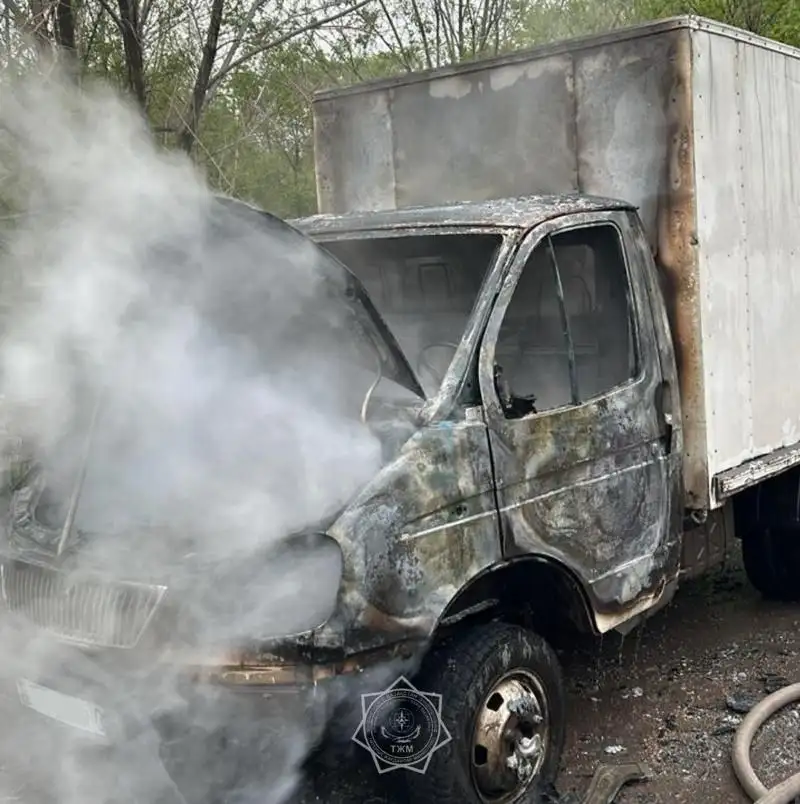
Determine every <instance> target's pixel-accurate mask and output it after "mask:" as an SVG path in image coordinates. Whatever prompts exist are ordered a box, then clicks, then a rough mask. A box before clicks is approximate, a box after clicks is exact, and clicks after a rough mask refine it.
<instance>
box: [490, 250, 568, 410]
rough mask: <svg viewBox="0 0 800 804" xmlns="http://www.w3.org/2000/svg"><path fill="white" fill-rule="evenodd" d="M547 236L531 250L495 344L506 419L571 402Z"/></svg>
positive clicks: (565, 344)
mask: <svg viewBox="0 0 800 804" xmlns="http://www.w3.org/2000/svg"><path fill="white" fill-rule="evenodd" d="M559 296H560V294H559V292H558V280H557V274H556V271H555V264H554V262H553V255H552V249H551V248H550V245H549V242H548V241H547V240H544V241H542V242H541V243H539V245H538V246H537V247H536V248H535V249H534V251H533V252H532V253H531V256H530V257H529V258H528V261H527V263H526V264H525V267H524V268H523V269H522V273H521V274H520V278H519V281H518V282H517V286H516V288H515V289H514V295H513V296H512V297H511V302H510V303H509V305H508V309H507V310H506V313H505V317H504V318H503V323H502V324H501V326H500V332H499V334H498V338H497V345H496V349H495V384H496V387H497V392H498V394H499V396H500V401H501V402H502V404H503V407H504V409H505V411H506V415H507V416H508V417H509V418H516V417H519V416H524V415H526V414H527V413H532V412H539V413H541V412H543V411H546V410H553V409H554V408H560V407H563V406H564V405H569V404H570V403H571V402H572V390H571V384H570V362H569V349H568V340H567V332H566V330H565V327H564V317H563V312H564V311H563V308H562V306H561V302H560V299H559Z"/></svg>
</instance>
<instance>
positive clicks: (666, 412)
mask: <svg viewBox="0 0 800 804" xmlns="http://www.w3.org/2000/svg"><path fill="white" fill-rule="evenodd" d="M655 405H656V412H657V414H658V426H659V430H660V433H659V440H660V441H661V443H662V444H663V445H664V449H665V450H666V452H667V454H669V453H670V452H672V432H673V428H674V425H675V422H674V419H673V416H672V386H671V385H670V384H669V383H668V382H666V380H664V381H662V382H660V383H659V384H658V388H656V398H655Z"/></svg>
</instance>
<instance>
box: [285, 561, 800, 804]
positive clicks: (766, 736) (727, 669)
mask: <svg viewBox="0 0 800 804" xmlns="http://www.w3.org/2000/svg"><path fill="white" fill-rule="evenodd" d="M798 625H800V606H791V605H781V604H775V603H767V602H765V601H763V600H761V599H760V598H759V596H758V594H757V593H756V592H755V591H754V590H753V589H752V588H751V587H750V585H749V584H748V582H747V579H746V577H745V575H744V571H743V569H742V567H741V564H740V561H739V557H738V555H736V554H734V555H733V556H732V557H731V558H730V559H729V561H728V563H727V565H726V566H725V567H723V568H721V569H720V570H718V571H716V572H714V573H713V574H711V575H709V576H708V577H706V578H703V579H701V580H699V581H695V582H691V583H687V584H686V585H685V586H684V587H682V588H681V590H680V591H679V592H678V595H677V596H676V599H675V601H674V602H673V603H672V604H671V605H670V606H669V607H668V608H667V609H666V610H665V611H663V612H661V613H660V614H658V615H656V616H655V617H654V618H653V619H652V620H651V621H649V622H647V623H646V624H645V625H644V626H643V627H641V628H639V629H638V630H637V631H635V632H634V633H632V634H629V635H628V636H627V637H625V638H622V637H620V636H618V635H616V634H614V635H607V636H606V637H604V638H603V640H602V641H594V640H592V641H587V642H586V643H585V644H582V645H577V646H574V647H571V648H570V649H569V650H565V651H561V652H560V656H561V661H562V663H563V666H564V671H565V674H566V678H567V684H568V690H569V705H570V726H569V730H568V735H569V736H568V742H567V747H566V751H565V754H564V762H563V765H562V772H561V776H560V779H559V783H558V788H559V791H560V792H561V793H562V794H565V793H569V792H574V793H577V794H578V795H580V794H581V793H583V792H584V791H585V790H586V788H587V786H588V784H589V780H590V778H591V776H592V774H593V773H594V770H595V768H596V767H597V765H598V764H599V763H601V762H621V761H641V762H645V763H647V764H648V765H649V767H650V769H651V770H652V773H653V778H652V779H651V780H650V781H648V782H644V783H640V784H636V785H631V786H629V787H626V788H625V789H624V790H623V791H622V792H621V793H620V795H619V796H618V797H617V799H616V801H617V804H662V802H663V804H667V803H668V802H669V804H681V802H696V801H703V802H704V804H740V803H741V804H747V802H749V799H748V798H747V796H746V795H745V794H744V793H742V791H741V790H740V788H739V785H738V783H737V781H736V779H735V777H734V775H733V771H732V769H731V765H730V755H731V746H732V743H733V734H734V731H735V729H736V726H737V725H738V724H739V723H740V722H741V720H742V718H743V714H741V713H740V712H737V711H735V710H737V709H738V710H743V709H747V708H748V706H749V705H752V703H753V701H755V700H758V699H759V698H761V697H763V696H764V695H766V694H767V692H771V691H773V690H774V689H775V688H776V687H778V686H782V685H783V684H785V683H792V682H795V681H800V668H798V662H797V657H798V653H800V629H798ZM799 727H800V708H793V709H788V710H785V711H784V712H782V713H781V714H779V715H778V716H777V717H776V718H774V719H773V720H772V721H770V722H769V723H768V724H767V726H766V727H765V728H764V729H763V730H762V731H761V732H760V733H759V735H758V736H757V738H756V742H755V745H754V750H753V765H754V767H755V769H756V771H757V772H758V773H759V775H760V776H761V778H762V780H763V781H764V783H765V784H767V785H768V786H769V785H771V784H774V783H776V782H779V781H781V780H782V779H784V778H786V777H787V776H789V775H791V773H793V772H794V771H795V770H797V769H798V768H800V728H799ZM350 760H351V761H350V762H343V761H342V758H341V757H340V759H339V761H337V762H336V763H332V767H328V768H322V769H318V770H317V771H316V774H315V778H314V779H310V780H309V782H308V786H307V788H306V790H304V791H303V793H302V795H301V796H300V797H299V798H298V804H312V803H313V804H317V802H326V804H345V802H348V803H349V802H354V801H359V802H369V804H390V803H392V802H401V801H402V797H401V795H400V793H399V792H398V791H396V790H392V788H393V787H396V785H393V784H391V782H392V781H393V780H392V779H391V778H390V777H393V776H394V774H388V775H387V776H386V778H385V779H382V780H380V782H381V787H382V788H383V789H382V791H381V792H380V793H379V792H377V785H378V782H379V779H378V775H377V773H376V772H375V771H374V769H373V768H371V767H369V766H368V765H365V764H364V763H361V762H360V761H358V757H356V756H354V755H351V756H350ZM355 766H357V767H358V769H357V770H356V768H355ZM343 768H347V770H345V771H343ZM398 773H400V772H398ZM395 778H396V777H395Z"/></svg>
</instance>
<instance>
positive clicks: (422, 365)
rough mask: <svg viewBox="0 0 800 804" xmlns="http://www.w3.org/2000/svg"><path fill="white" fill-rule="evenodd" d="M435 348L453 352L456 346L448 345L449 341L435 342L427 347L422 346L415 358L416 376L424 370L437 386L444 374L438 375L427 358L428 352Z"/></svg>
mask: <svg viewBox="0 0 800 804" xmlns="http://www.w3.org/2000/svg"><path fill="white" fill-rule="evenodd" d="M436 348H446V349H452V350H453V352H455V351H456V350H457V349H458V344H457V343H450V342H449V341H435V342H434V343H429V344H428V345H427V346H423V347H422V349H420V352H419V356H418V357H417V374H421V373H422V369H425V370H426V371H427V372H428V374H430V376H431V377H433V379H434V380H435V381H436V384H437V385H439V384H441V382H442V380H443V379H444V374H442V375H440V374H439V372H438V370H437V369H435V368H434V367H433V366H432V365H431V364H430V363H429V362H428V358H427V354H428V351H429V350H431V349H436Z"/></svg>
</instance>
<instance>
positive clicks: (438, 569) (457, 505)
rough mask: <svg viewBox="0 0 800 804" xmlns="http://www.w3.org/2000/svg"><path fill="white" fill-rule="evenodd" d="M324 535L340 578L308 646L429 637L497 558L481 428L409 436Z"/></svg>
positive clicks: (448, 427)
mask: <svg viewBox="0 0 800 804" xmlns="http://www.w3.org/2000/svg"><path fill="white" fill-rule="evenodd" d="M328 533H329V535H330V536H332V537H333V538H334V539H336V541H337V542H338V543H339V545H340V547H341V549H342V556H343V578H342V585H341V589H340V592H339V597H338V601H337V609H336V613H335V614H334V616H333V617H332V618H331V619H330V620H329V622H328V623H327V624H326V625H325V626H324V627H323V628H321V629H319V630H318V631H317V633H316V634H315V639H314V641H315V643H316V644H319V645H326V646H333V645H337V646H338V647H341V648H343V649H344V650H345V652H346V653H351V652H357V651H363V650H365V649H369V648H372V647H381V646H384V645H386V644H388V643H391V642H396V641H398V640H405V639H412V638H416V639H420V638H422V639H424V638H427V637H429V636H430V634H431V633H432V632H433V630H434V629H435V627H436V623H437V622H438V619H439V617H440V616H441V614H442V612H443V611H444V610H445V609H446V608H447V606H448V605H449V603H450V601H451V600H452V599H453V597H455V595H456V594H457V593H458V591H459V590H460V589H461V588H462V587H463V586H464V584H465V583H466V582H467V581H468V580H469V579H470V578H472V577H474V576H476V575H478V574H479V573H480V572H482V571H483V570H484V569H485V568H486V567H488V566H491V565H492V564H494V563H496V562H497V561H498V560H500V556H501V550H500V539H499V531H498V515H497V509H496V506H495V496H494V486H493V479H492V472H491V463H490V460H489V451H488V438H487V434H486V429H485V427H484V426H483V425H482V424H480V423H473V422H457V423H453V422H446V423H444V424H439V425H434V426H430V427H427V428H426V429H424V430H422V431H420V432H418V433H416V434H415V435H414V436H413V437H412V438H411V439H410V440H409V441H408V442H407V443H406V444H405V445H404V447H403V448H402V449H401V451H400V452H399V454H398V455H397V456H396V458H395V459H394V460H393V461H392V462H391V463H390V464H388V465H387V466H386V467H384V469H383V470H382V471H381V472H380V473H379V474H378V475H377V476H376V477H375V478H374V480H373V481H372V482H371V483H370V484H369V485H368V486H367V487H366V488H365V489H364V490H363V491H362V493H361V494H360V495H359V496H358V498H357V499H356V500H354V501H353V503H352V504H351V505H349V506H348V507H347V508H346V509H345V510H344V512H343V513H342V514H341V516H340V517H339V518H338V520H337V521H336V522H335V523H334V525H333V526H332V527H331V528H329V530H328Z"/></svg>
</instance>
